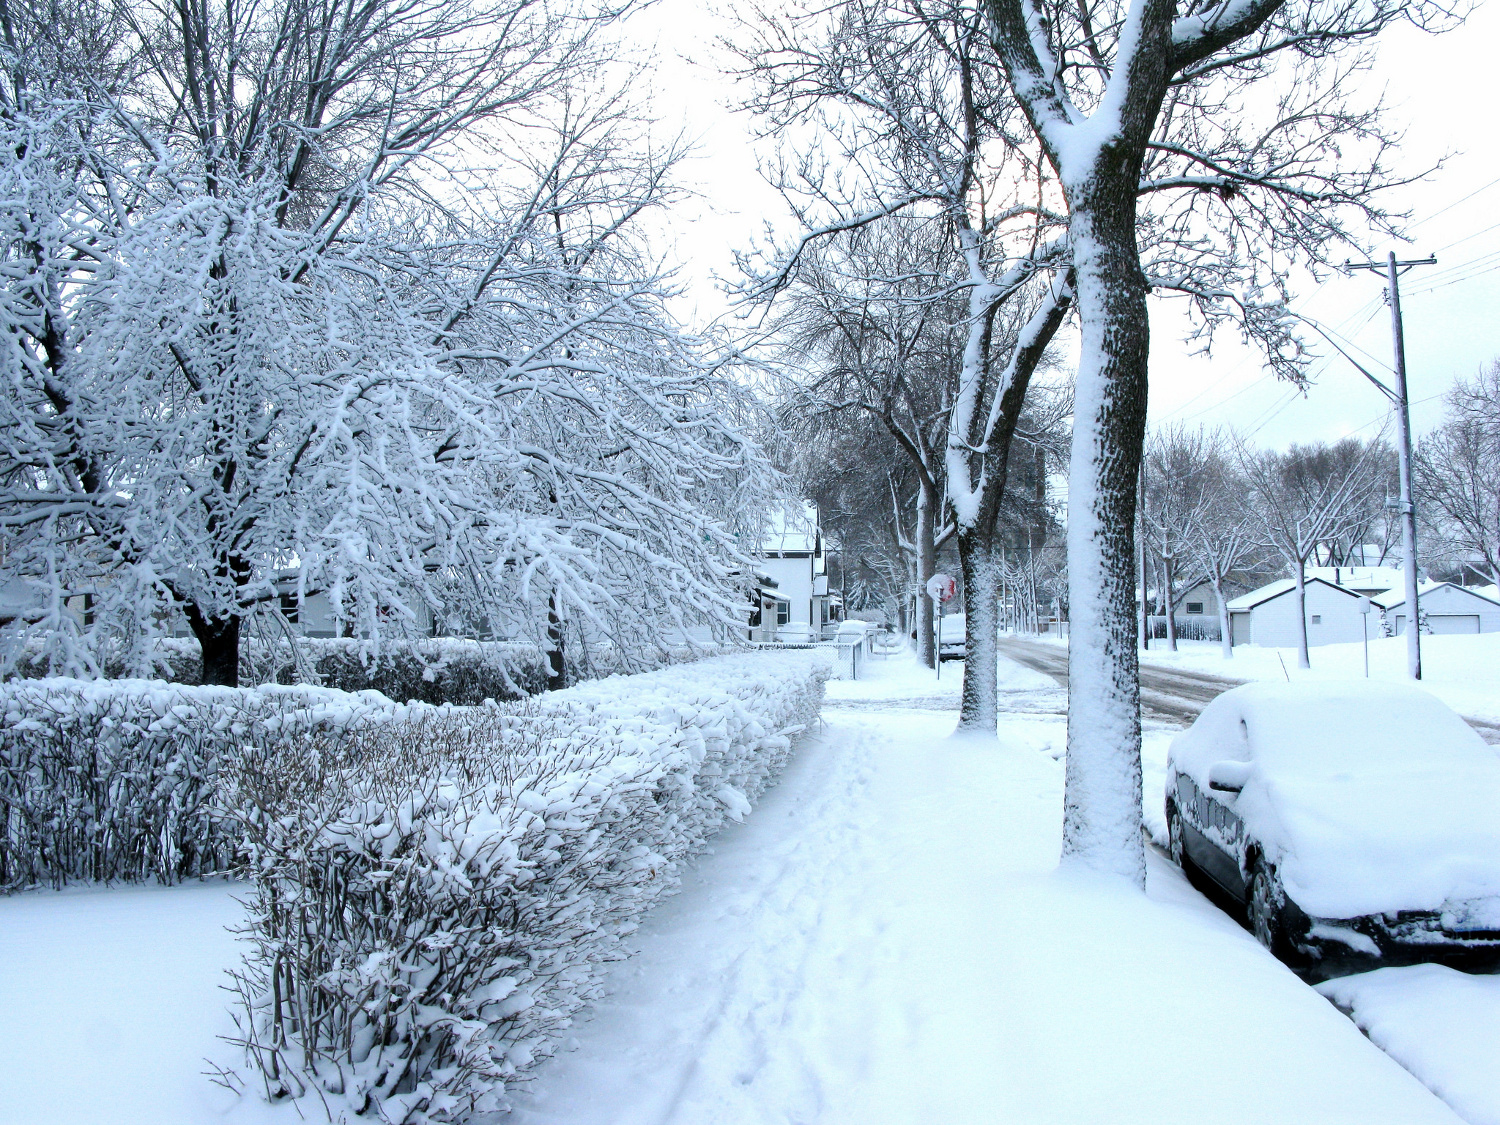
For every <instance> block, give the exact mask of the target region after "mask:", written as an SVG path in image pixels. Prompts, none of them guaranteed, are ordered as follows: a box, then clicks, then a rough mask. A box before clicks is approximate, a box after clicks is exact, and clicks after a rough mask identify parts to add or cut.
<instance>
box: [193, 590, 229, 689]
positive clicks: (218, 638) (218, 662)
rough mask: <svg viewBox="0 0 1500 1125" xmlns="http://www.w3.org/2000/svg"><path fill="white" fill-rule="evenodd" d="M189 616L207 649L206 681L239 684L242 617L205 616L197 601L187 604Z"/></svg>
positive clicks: (209, 682) (216, 684) (205, 656)
mask: <svg viewBox="0 0 1500 1125" xmlns="http://www.w3.org/2000/svg"><path fill="white" fill-rule="evenodd" d="M187 619H188V625H189V627H190V628H191V629H192V630H193V636H195V637H197V638H198V647H199V648H200V649H201V650H202V653H203V671H202V673H201V679H202V682H203V683H205V684H213V685H215V686H217V687H239V686H240V622H241V620H242V619H241V618H239V617H217V618H212V619H210V618H205V617H204V616H203V614H202V613H200V612H199V610H198V607H197V606H195V605H189V606H187Z"/></svg>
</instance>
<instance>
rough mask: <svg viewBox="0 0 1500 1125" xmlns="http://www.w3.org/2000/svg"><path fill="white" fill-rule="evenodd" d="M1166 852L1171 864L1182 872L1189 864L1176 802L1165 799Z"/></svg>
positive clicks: (1180, 815)
mask: <svg viewBox="0 0 1500 1125" xmlns="http://www.w3.org/2000/svg"><path fill="white" fill-rule="evenodd" d="M1167 852H1168V854H1169V855H1171V857H1172V862H1173V863H1175V864H1176V865H1177V866H1178V867H1180V868H1182V870H1183V871H1186V870H1187V869H1188V865H1189V863H1190V862H1191V861H1190V860H1189V859H1188V857H1187V840H1186V838H1185V837H1184V835H1183V831H1182V814H1181V813H1180V812H1178V811H1177V802H1176V801H1174V800H1172V799H1171V798H1170V797H1168V798H1167Z"/></svg>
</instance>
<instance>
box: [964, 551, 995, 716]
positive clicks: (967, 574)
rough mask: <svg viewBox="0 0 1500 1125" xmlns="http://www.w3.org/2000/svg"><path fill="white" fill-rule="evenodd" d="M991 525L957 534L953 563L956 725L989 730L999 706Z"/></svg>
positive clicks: (993, 556) (993, 555)
mask: <svg viewBox="0 0 1500 1125" xmlns="http://www.w3.org/2000/svg"><path fill="white" fill-rule="evenodd" d="M994 540H995V529H994V528H971V529H969V530H967V531H964V532H961V533H960V534H959V536H958V564H959V566H960V567H961V568H962V570H963V576H964V630H965V633H966V639H965V641H964V689H963V697H962V699H961V701H960V705H959V716H958V729H959V730H960V731H967V732H973V733H978V734H994V733H995V724H996V720H997V718H998V708H999V698H998V697H999V689H1000V685H999V680H998V676H997V674H996V666H997V664H998V662H999V658H1000V652H999V647H998V645H997V643H996V639H997V637H996V635H997V633H998V632H999V629H1000V568H999V566H998V565H997V564H996V562H995V547H994Z"/></svg>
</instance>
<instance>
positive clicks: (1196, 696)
mask: <svg viewBox="0 0 1500 1125" xmlns="http://www.w3.org/2000/svg"><path fill="white" fill-rule="evenodd" d="M1000 651H1001V652H1003V653H1004V654H1005V655H1006V656H1007V657H1009V658H1010V659H1011V660H1014V661H1017V662H1018V663H1021V664H1024V665H1025V666H1026V667H1028V668H1032V669H1035V670H1036V671H1039V672H1045V673H1047V675H1049V676H1051V677H1052V678H1053V679H1055V680H1056V681H1057V682H1058V684H1060V685H1062V686H1063V687H1066V686H1067V683H1068V650H1067V649H1066V648H1063V647H1061V646H1059V645H1055V644H1039V643H1037V642H1035V641H1025V640H1021V639H1020V638H1017V637H1002V638H1001V640H1000ZM1241 683H1243V681H1242V680H1230V679H1226V678H1224V677H1222V676H1205V675H1203V674H1202V673H1200V672H1182V671H1178V670H1176V669H1172V670H1170V671H1169V670H1165V669H1159V668H1151V667H1148V666H1145V665H1142V667H1141V702H1142V703H1143V704H1145V706H1146V710H1147V712H1148V714H1149V715H1151V716H1154V717H1156V718H1159V719H1164V720H1166V721H1168V722H1173V723H1178V724H1181V725H1183V726H1186V725H1187V724H1189V723H1191V722H1192V721H1193V720H1194V719H1196V718H1197V717H1198V712H1200V711H1202V710H1203V708H1204V706H1205V705H1206V704H1207V703H1209V702H1210V701H1211V700H1213V699H1214V698H1215V697H1216V696H1219V695H1221V694H1223V693H1224V692H1226V691H1228V690H1229V689H1230V688H1232V687H1238V686H1239V685H1240V684H1241Z"/></svg>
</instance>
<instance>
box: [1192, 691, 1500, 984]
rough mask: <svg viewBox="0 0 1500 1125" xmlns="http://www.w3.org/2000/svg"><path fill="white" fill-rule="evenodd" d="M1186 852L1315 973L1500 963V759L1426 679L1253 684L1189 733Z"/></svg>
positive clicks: (1257, 925) (1196, 875)
mask: <svg viewBox="0 0 1500 1125" xmlns="http://www.w3.org/2000/svg"><path fill="white" fill-rule="evenodd" d="M1166 819H1167V832H1168V836H1169V838H1170V842H1171V852H1172V858H1173V859H1174V860H1176V861H1177V862H1178V863H1179V864H1181V865H1182V868H1183V870H1184V871H1185V872H1186V873H1187V874H1188V876H1189V877H1190V878H1192V879H1193V880H1194V881H1195V882H1197V883H1199V885H1200V886H1204V887H1205V889H1209V890H1214V891H1217V892H1218V893H1219V895H1220V896H1227V897H1228V898H1229V899H1231V900H1233V902H1234V903H1236V904H1242V905H1243V909H1244V912H1245V917H1246V921H1247V923H1248V924H1249V926H1250V928H1251V930H1252V931H1253V932H1254V933H1255V936H1256V937H1257V938H1258V939H1259V940H1260V942H1261V944H1263V945H1264V946H1266V947H1267V948H1268V949H1270V950H1271V952H1272V953H1274V954H1275V955H1276V956H1277V957H1279V958H1280V959H1281V960H1283V961H1284V962H1286V963H1287V964H1289V965H1291V966H1292V967H1293V968H1295V969H1297V970H1298V971H1299V972H1301V973H1302V974H1303V975H1305V976H1308V977H1310V978H1314V979H1321V978H1324V977H1328V976H1335V975H1338V974H1339V973H1341V972H1347V971H1358V970H1362V969H1369V968H1374V967H1377V966H1380V965H1399V964H1412V963H1415V962H1421V961H1438V962H1443V963H1446V964H1449V965H1452V966H1454V967H1456V968H1462V969H1472V970H1486V971H1487V970H1493V969H1495V968H1500V756H1497V755H1496V753H1495V750H1494V749H1492V748H1491V747H1489V746H1487V745H1485V743H1484V742H1483V741H1482V740H1481V739H1480V737H1479V735H1478V734H1476V733H1475V732H1474V730H1473V729H1472V728H1471V727H1470V726H1469V725H1468V724H1467V723H1465V722H1464V721H1463V719H1461V718H1459V716H1458V715H1456V714H1454V713H1453V712H1452V711H1451V710H1449V709H1448V708H1447V707H1446V706H1444V705H1443V704H1442V703H1441V702H1439V701H1438V700H1437V699H1435V698H1434V697H1432V696H1431V695H1429V694H1427V693H1426V692H1424V691H1421V690H1419V689H1417V688H1415V687H1407V686H1403V685H1393V684H1370V683H1369V682H1368V681H1355V682H1350V683H1339V682H1327V681H1325V682H1321V683H1307V684H1271V683H1257V684H1246V685H1245V686H1243V687H1238V688H1234V689H1232V690H1231V691H1227V692H1225V693H1224V694H1223V695H1221V696H1219V697H1218V698H1217V699H1215V700H1214V701H1213V702H1212V703H1210V704H1209V705H1208V706H1207V707H1206V708H1204V710H1203V713H1202V714H1201V715H1200V716H1199V717H1198V719H1197V721H1196V722H1194V724H1193V725H1192V727H1191V728H1189V729H1188V730H1186V731H1184V732H1183V733H1182V734H1180V735H1178V736H1177V737H1176V738H1175V739H1174V740H1173V742H1172V747H1171V751H1170V754H1169V757H1168V762H1167V785H1166Z"/></svg>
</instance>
